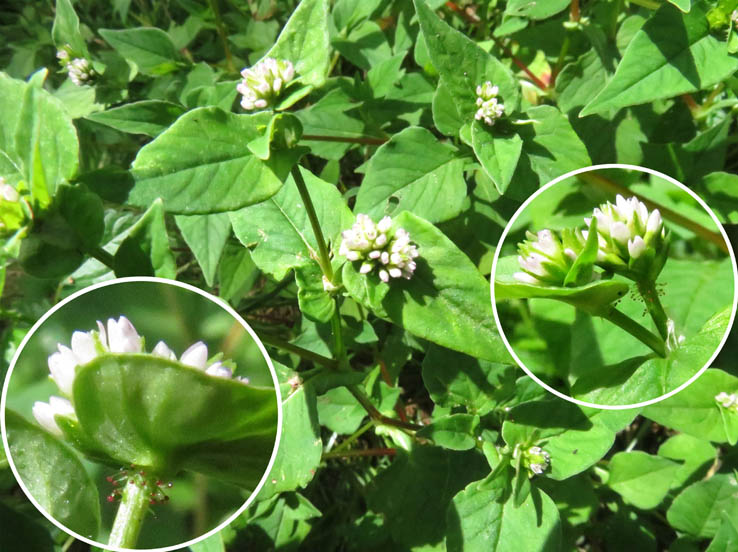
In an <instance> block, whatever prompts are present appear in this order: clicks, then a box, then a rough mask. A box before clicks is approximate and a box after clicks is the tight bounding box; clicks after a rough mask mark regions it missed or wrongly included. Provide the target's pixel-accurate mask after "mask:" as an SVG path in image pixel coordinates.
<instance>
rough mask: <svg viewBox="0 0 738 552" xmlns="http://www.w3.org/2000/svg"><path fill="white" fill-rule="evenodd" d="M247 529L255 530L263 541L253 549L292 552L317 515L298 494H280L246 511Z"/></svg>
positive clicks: (305, 499) (258, 541) (306, 533)
mask: <svg viewBox="0 0 738 552" xmlns="http://www.w3.org/2000/svg"><path fill="white" fill-rule="evenodd" d="M248 512H249V513H250V514H251V515H250V516H249V520H248V521H249V528H251V529H252V531H253V529H257V530H258V531H259V533H261V534H263V535H264V537H266V538H265V539H264V540H265V541H267V542H263V543H261V541H260V540H258V539H257V541H256V543H255V542H253V541H251V542H249V545H251V546H253V545H256V546H257V547H258V548H257V549H273V550H294V549H295V548H296V547H299V545H300V543H302V542H303V540H304V539H305V537H307V535H308V533H310V530H311V529H312V524H311V523H310V522H309V520H311V519H313V518H316V517H320V515H321V512H320V510H318V509H317V508H316V507H315V506H313V504H311V502H310V501H309V500H308V499H307V498H305V497H304V496H302V495H301V494H299V493H283V494H281V495H280V496H279V497H276V498H274V499H271V500H266V501H261V502H258V503H256V504H254V505H253V506H251V507H250V508H249V509H248Z"/></svg>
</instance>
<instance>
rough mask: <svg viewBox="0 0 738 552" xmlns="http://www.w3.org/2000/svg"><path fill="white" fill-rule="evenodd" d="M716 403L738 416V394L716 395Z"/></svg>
mask: <svg viewBox="0 0 738 552" xmlns="http://www.w3.org/2000/svg"><path fill="white" fill-rule="evenodd" d="M715 401H716V402H717V403H718V404H719V405H720V406H722V407H723V408H724V409H726V410H730V411H732V412H735V413H736V414H738V394H736V393H726V392H725V391H721V392H720V393H718V394H717V395H715Z"/></svg>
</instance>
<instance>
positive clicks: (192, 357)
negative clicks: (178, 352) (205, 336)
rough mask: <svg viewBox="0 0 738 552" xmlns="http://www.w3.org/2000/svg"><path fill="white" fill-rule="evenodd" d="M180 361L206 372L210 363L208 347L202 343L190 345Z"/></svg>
mask: <svg viewBox="0 0 738 552" xmlns="http://www.w3.org/2000/svg"><path fill="white" fill-rule="evenodd" d="M179 361H180V362H181V363H182V364H186V365H187V366H192V367H193V368H197V369H199V370H204V369H205V366H206V365H207V363H208V346H207V345H205V343H203V342H202V341H198V342H197V343H195V344H193V345H190V346H189V347H188V348H187V350H186V351H185V352H184V353H182V356H181V357H179Z"/></svg>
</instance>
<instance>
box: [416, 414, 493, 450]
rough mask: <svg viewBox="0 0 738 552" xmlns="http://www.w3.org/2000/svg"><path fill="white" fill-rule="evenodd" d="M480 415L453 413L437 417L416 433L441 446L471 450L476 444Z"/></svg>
mask: <svg viewBox="0 0 738 552" xmlns="http://www.w3.org/2000/svg"><path fill="white" fill-rule="evenodd" d="M478 427H479V416H475V415H471V414H451V415H450V416H444V417H441V418H436V419H435V420H434V421H433V423H431V424H430V425H428V426H425V427H424V428H423V429H421V430H420V431H418V432H417V433H416V435H417V436H418V437H423V438H425V439H430V440H431V441H433V442H434V443H435V444H436V445H438V446H439V447H443V448H447V449H451V450H469V449H471V448H474V446H475V445H476V442H477V439H476V431H477V428H478Z"/></svg>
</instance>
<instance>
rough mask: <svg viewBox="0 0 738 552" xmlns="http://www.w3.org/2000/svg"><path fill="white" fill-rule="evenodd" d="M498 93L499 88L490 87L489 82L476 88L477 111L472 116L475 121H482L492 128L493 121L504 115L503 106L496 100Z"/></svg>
mask: <svg viewBox="0 0 738 552" xmlns="http://www.w3.org/2000/svg"><path fill="white" fill-rule="evenodd" d="M499 93H500V88H499V87H498V86H492V83H491V82H489V81H487V82H485V83H484V84H480V85H478V86H477V107H478V109H477V112H476V114H475V115H474V118H475V119H476V120H477V121H484V122H485V124H487V125H489V126H493V125H494V124H495V120H496V119H499V118H500V117H502V116H503V115H504V114H505V105H504V104H502V103H500V102H499V101H498V99H497V94H499Z"/></svg>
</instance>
